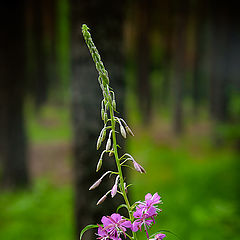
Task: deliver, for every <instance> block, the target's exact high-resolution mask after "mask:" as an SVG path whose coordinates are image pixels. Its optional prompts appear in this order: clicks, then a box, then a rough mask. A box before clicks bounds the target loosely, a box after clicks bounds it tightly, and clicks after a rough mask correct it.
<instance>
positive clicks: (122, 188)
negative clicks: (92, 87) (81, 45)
mask: <svg viewBox="0 0 240 240" xmlns="http://www.w3.org/2000/svg"><path fill="white" fill-rule="evenodd" d="M88 30H89V28H88V27H87V25H85V24H84V25H82V33H83V36H84V39H85V41H86V44H87V46H88V48H89V51H90V53H91V55H92V58H93V61H94V63H95V65H96V69H97V71H98V73H99V77H98V82H99V84H100V87H101V89H102V93H103V100H102V102H101V117H102V120H103V123H104V126H103V128H102V130H101V132H100V135H99V137H98V139H97V150H98V149H99V148H100V146H101V145H102V144H103V142H104V140H105V139H107V140H106V145H105V150H103V152H102V153H101V155H100V158H99V160H98V163H97V168H96V172H98V171H99V170H100V169H101V166H102V164H103V155H105V154H108V155H109V156H114V158H115V161H116V166H117V171H111V170H109V171H107V172H105V173H104V174H103V175H102V177H101V178H100V179H98V180H97V181H96V182H95V183H94V184H93V185H92V186H91V187H90V188H89V190H93V189H95V188H97V187H98V186H99V185H100V183H101V182H102V180H103V178H104V177H105V176H107V175H110V176H115V181H114V184H113V187H112V189H110V190H109V191H108V192H107V193H105V195H104V196H102V197H101V198H100V199H99V200H98V202H97V205H99V204H102V203H103V202H104V200H105V199H106V198H107V196H108V195H111V197H112V198H113V197H114V196H115V195H116V194H120V195H122V197H123V200H124V203H123V204H121V205H120V206H119V207H118V209H117V212H118V210H119V209H120V208H123V207H124V208H126V209H127V211H128V216H121V215H120V214H119V213H112V214H111V216H103V217H102V219H101V224H97V225H88V226H87V227H85V228H84V229H83V230H82V231H81V233H80V239H81V238H82V236H83V234H84V232H85V231H87V230H88V229H91V228H98V233H97V239H100V240H107V239H112V240H121V239H122V238H125V239H126V238H128V239H131V240H136V239H137V236H136V233H137V232H138V231H145V233H146V237H147V238H148V239H153V240H161V239H163V238H165V237H166V235H165V234H163V233H161V232H157V233H155V234H153V235H152V236H151V237H149V233H148V229H149V228H150V227H151V226H152V225H153V224H155V217H156V216H157V215H158V213H159V212H161V209H159V208H158V204H161V203H162V201H161V197H160V196H159V195H158V193H155V194H153V195H152V194H151V193H148V194H146V196H145V201H138V202H135V203H134V204H132V205H131V204H130V202H129V199H128V196H127V188H128V187H129V186H130V185H127V183H126V181H125V178H124V176H123V172H122V167H125V166H126V165H128V166H129V164H130V165H133V167H134V168H135V170H136V171H138V172H140V173H146V171H145V169H144V168H143V167H142V166H141V165H140V164H139V163H138V162H137V161H136V160H135V159H134V158H133V157H132V156H131V155H130V154H128V153H125V154H123V155H122V156H119V154H118V147H119V145H118V144H117V139H116V134H118V132H117V131H116V129H117V127H119V129H120V134H121V135H122V137H123V138H126V137H127V134H128V135H131V136H134V134H133V132H132V130H131V129H130V127H129V126H128V125H127V123H126V122H125V121H124V120H123V119H122V118H120V117H117V116H115V114H117V111H116V100H115V94H114V92H113V90H112V88H111V87H110V86H109V76H108V72H107V70H106V69H105V67H104V65H103V62H102V61H101V57H100V55H99V53H98V50H97V48H96V47H95V45H94V43H93V40H92V38H91V34H90V33H89V31H88ZM106 136H108V137H107V138H106ZM130 167H131V168H132V166H130ZM127 229H128V231H127Z"/></svg>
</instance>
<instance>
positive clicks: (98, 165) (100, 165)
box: [96, 158, 102, 172]
mask: <svg viewBox="0 0 240 240" xmlns="http://www.w3.org/2000/svg"><path fill="white" fill-rule="evenodd" d="M101 167H102V158H100V159H99V161H98V164H97V169H96V172H98V171H99V170H100V169H101Z"/></svg>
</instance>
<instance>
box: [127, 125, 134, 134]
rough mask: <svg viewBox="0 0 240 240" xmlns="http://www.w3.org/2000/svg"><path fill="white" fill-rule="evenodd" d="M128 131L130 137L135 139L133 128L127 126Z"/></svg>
mask: <svg viewBox="0 0 240 240" xmlns="http://www.w3.org/2000/svg"><path fill="white" fill-rule="evenodd" d="M126 131H127V133H128V134H129V135H131V136H133V137H134V133H133V132H132V130H131V128H130V127H129V126H126Z"/></svg>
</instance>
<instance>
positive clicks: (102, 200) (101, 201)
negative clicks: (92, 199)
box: [96, 194, 107, 205]
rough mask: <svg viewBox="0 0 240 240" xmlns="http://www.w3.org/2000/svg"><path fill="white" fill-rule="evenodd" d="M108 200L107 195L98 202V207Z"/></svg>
mask: <svg viewBox="0 0 240 240" xmlns="http://www.w3.org/2000/svg"><path fill="white" fill-rule="evenodd" d="M106 198H107V194H105V195H104V196H103V197H101V198H100V199H99V200H98V202H97V204H96V205H100V204H102V203H103V202H104V201H105V200H106Z"/></svg>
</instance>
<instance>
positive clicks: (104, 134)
mask: <svg viewBox="0 0 240 240" xmlns="http://www.w3.org/2000/svg"><path fill="white" fill-rule="evenodd" d="M105 137H106V129H104V130H103V132H102V142H103V141H104V140H105Z"/></svg>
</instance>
